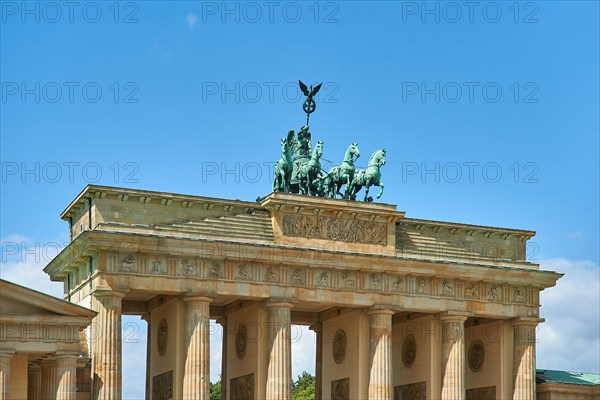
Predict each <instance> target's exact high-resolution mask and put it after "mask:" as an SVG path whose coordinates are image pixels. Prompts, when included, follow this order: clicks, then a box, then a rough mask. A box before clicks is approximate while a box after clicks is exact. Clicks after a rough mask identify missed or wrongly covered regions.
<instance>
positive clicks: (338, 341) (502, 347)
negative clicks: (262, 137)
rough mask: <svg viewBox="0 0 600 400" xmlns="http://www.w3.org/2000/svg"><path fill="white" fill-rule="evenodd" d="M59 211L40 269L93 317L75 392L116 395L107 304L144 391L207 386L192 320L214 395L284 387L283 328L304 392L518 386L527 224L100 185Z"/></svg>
mask: <svg viewBox="0 0 600 400" xmlns="http://www.w3.org/2000/svg"><path fill="white" fill-rule="evenodd" d="M282 146H285V143H283V141H282ZM384 152H385V151H384ZM308 191H309V193H310V188H309V189H308ZM61 217H62V218H63V219H64V220H65V221H67V222H68V223H69V227H70V235H71V242H70V244H69V246H67V247H66V248H65V249H64V250H63V251H62V252H61V253H60V254H59V255H58V256H57V257H56V258H55V259H54V260H53V261H52V262H51V263H50V264H49V265H48V266H47V267H46V268H45V271H46V272H47V273H48V274H49V275H50V277H51V279H52V280H54V281H62V282H64V285H65V286H64V287H65V298H66V299H69V300H70V301H71V302H73V303H76V304H78V305H81V306H84V307H87V308H91V309H92V310H94V311H96V312H97V315H96V316H95V318H94V320H93V323H92V324H91V326H90V327H89V328H87V339H86V340H87V342H88V344H89V347H90V358H91V378H92V389H91V398H93V399H102V400H118V399H121V397H122V383H123V382H122V347H121V346H122V337H121V335H122V333H121V332H122V331H121V317H122V315H141V316H142V318H143V319H144V320H145V321H147V323H148V352H147V356H146V357H147V360H146V361H147V363H146V373H147V394H146V398H148V399H153V400H163V399H206V400H207V399H208V398H209V387H210V381H209V378H210V373H209V372H210V371H209V365H210V362H209V361H210V360H209V358H210V349H209V345H210V340H209V337H210V335H211V331H210V325H209V321H210V320H216V321H217V322H218V323H219V324H221V325H222V327H223V331H224V335H223V353H222V369H221V371H220V373H221V378H222V392H223V393H222V394H223V398H224V399H232V400H234V399H235V400H238V399H256V400H263V399H268V400H289V399H290V398H291V383H292V376H291V371H292V368H291V367H292V362H293V354H292V352H291V341H292V335H293V332H292V331H291V330H292V325H305V326H310V329H312V330H313V331H314V332H315V333H316V340H317V342H316V354H315V359H316V365H315V371H316V398H317V399H319V400H330V399H331V400H334V399H335V400H342V399H343V400H346V399H357V400H367V399H368V400H388V399H398V400H409V399H410V400H412V399H414V400H424V399H444V400H464V399H473V400H475V399H515V400H532V399H535V343H536V326H537V325H538V324H539V323H540V322H543V320H542V319H540V318H539V309H540V292H541V291H542V290H543V289H545V288H548V287H551V286H554V285H555V283H556V280H557V279H558V278H559V277H560V276H561V275H560V274H557V273H555V272H549V271H543V270H540V269H539V265H538V264H535V263H532V262H528V261H527V255H526V248H527V241H528V240H530V239H531V238H532V237H533V236H534V234H535V233H534V232H532V231H527V230H518V229H506V228H495V227H488V226H478V225H467V224H461V223H451V222H440V221H431V220H424V219H415V218H409V217H405V214H404V212H402V211H398V210H397V208H396V206H394V205H389V204H382V203H373V202H369V201H367V202H362V201H352V200H347V199H335V198H329V197H316V196H306V195H300V194H293V193H287V192H274V193H272V194H270V195H268V196H266V197H264V198H262V199H259V200H257V201H256V202H247V201H239V200H227V199H217V198H208V197H200V196H190V195H182V194H172V193H162V192H153V191H147V190H133V189H124V188H116V187H105V186H88V187H86V188H85V189H84V190H83V192H81V193H80V194H79V195H78V196H77V197H76V198H75V199H74V200H73V201H72V202H71V204H70V205H69V206H68V207H67V208H66V210H65V211H64V212H63V213H62V215H61ZM140 361H141V360H140ZM63 398H69V399H71V398H73V399H74V397H68V396H67V397H63Z"/></svg>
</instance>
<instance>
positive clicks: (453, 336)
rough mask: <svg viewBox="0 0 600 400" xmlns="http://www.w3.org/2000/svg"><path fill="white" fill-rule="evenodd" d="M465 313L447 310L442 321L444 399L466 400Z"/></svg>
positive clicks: (441, 318) (441, 317)
mask: <svg viewBox="0 0 600 400" xmlns="http://www.w3.org/2000/svg"><path fill="white" fill-rule="evenodd" d="M467 317H468V315H467V314H464V313H454V312H451V311H449V312H445V313H443V314H442V315H440V320H441V321H442V400H465V321H466V320H467Z"/></svg>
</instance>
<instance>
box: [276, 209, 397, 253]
mask: <svg viewBox="0 0 600 400" xmlns="http://www.w3.org/2000/svg"><path fill="white" fill-rule="evenodd" d="M282 231H283V234H284V235H285V236H294V237H304V238H308V239H325V240H334V241H342V242H354V243H365V244H376V245H381V246H385V245H387V223H383V222H375V221H361V220H351V219H342V218H329V217H321V216H313V215H298V214H284V215H283V223H282Z"/></svg>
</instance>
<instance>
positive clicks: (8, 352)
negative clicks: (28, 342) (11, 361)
mask: <svg viewBox="0 0 600 400" xmlns="http://www.w3.org/2000/svg"><path fill="white" fill-rule="evenodd" d="M15 353H16V351H15V350H0V357H1V358H11V357H12V356H14V355H15Z"/></svg>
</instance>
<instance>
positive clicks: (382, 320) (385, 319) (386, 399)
mask: <svg viewBox="0 0 600 400" xmlns="http://www.w3.org/2000/svg"><path fill="white" fill-rule="evenodd" d="M393 315H394V311H393V310H388V309H379V308H374V309H371V310H370V311H369V317H370V320H371V342H370V352H369V361H370V362H369V400H390V399H391V398H392V390H393V385H394V383H393V380H392V316H393Z"/></svg>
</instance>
